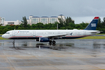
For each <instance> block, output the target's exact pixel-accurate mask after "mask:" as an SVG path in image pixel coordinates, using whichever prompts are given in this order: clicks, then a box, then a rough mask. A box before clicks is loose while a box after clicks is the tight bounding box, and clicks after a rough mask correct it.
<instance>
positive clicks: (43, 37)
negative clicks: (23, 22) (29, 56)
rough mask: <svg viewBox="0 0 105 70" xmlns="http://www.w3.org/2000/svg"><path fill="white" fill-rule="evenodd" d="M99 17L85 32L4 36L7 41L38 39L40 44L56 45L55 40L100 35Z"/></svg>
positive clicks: (21, 32) (9, 33) (11, 33)
mask: <svg viewBox="0 0 105 70" xmlns="http://www.w3.org/2000/svg"><path fill="white" fill-rule="evenodd" d="M98 19H99V17H94V19H93V20H92V21H91V23H90V24H89V25H88V26H87V27H86V28H85V29H84V30H77V29H73V30H10V31H7V32H6V33H5V34H3V35H2V37H3V38H7V39H14V40H15V39H36V41H39V42H49V44H50V45H54V44H56V41H55V39H75V38H81V37H86V36H91V35H95V34H97V33H100V31H98V30H96V27H97V23H98Z"/></svg>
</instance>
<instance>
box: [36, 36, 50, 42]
mask: <svg viewBox="0 0 105 70" xmlns="http://www.w3.org/2000/svg"><path fill="white" fill-rule="evenodd" d="M36 41H39V42H49V41H50V40H49V38H44V37H41V38H39V39H36Z"/></svg>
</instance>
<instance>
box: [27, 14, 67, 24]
mask: <svg viewBox="0 0 105 70" xmlns="http://www.w3.org/2000/svg"><path fill="white" fill-rule="evenodd" d="M58 18H62V19H63V20H65V16H63V15H59V16H51V17H48V16H42V17H38V16H32V15H30V16H29V20H28V24H30V25H32V24H37V23H40V22H41V23H43V24H48V23H54V22H59V20H58Z"/></svg>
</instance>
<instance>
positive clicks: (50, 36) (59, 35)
mask: <svg viewBox="0 0 105 70" xmlns="http://www.w3.org/2000/svg"><path fill="white" fill-rule="evenodd" d="M66 35H67V34H55V35H48V36H43V37H47V38H58V37H62V36H66Z"/></svg>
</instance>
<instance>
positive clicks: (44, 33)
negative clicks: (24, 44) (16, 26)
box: [2, 30, 99, 39]
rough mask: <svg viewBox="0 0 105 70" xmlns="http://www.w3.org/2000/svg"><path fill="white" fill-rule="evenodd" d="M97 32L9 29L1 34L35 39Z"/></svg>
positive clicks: (5, 36) (72, 36)
mask: <svg viewBox="0 0 105 70" xmlns="http://www.w3.org/2000/svg"><path fill="white" fill-rule="evenodd" d="M97 33H99V31H97V30H11V31H8V32H6V33H5V34H3V35H2V37H3V38H8V39H37V38H39V37H46V38H47V37H48V38H49V37H56V38H57V37H60V38H63V39H69V38H80V37H86V36H91V35H94V34H97Z"/></svg>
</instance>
